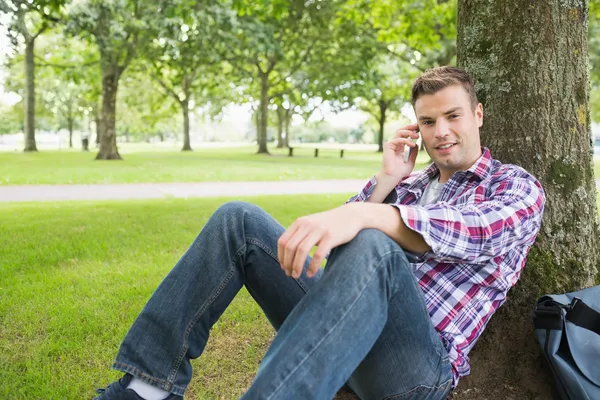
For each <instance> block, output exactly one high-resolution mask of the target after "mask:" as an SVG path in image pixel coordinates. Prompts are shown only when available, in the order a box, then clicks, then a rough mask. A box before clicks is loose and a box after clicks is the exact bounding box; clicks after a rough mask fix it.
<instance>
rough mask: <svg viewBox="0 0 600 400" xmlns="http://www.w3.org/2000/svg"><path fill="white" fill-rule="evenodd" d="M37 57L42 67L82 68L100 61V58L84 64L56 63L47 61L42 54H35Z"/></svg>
mask: <svg viewBox="0 0 600 400" xmlns="http://www.w3.org/2000/svg"><path fill="white" fill-rule="evenodd" d="M34 57H35V58H36V60H38V61H39V63H36V64H37V65H39V66H41V67H55V68H65V69H68V68H81V67H89V66H92V65H96V64H99V63H100V60H96V61H90V62H87V63H83V64H77V65H65V64H54V63H49V62H47V61H45V60H44V59H43V58H41V57H40V56H34Z"/></svg>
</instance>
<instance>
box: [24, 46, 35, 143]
mask: <svg viewBox="0 0 600 400" xmlns="http://www.w3.org/2000/svg"><path fill="white" fill-rule="evenodd" d="M34 47H35V37H30V38H26V39H25V148H24V150H23V151H38V150H37V145H36V143H35V61H34V58H33V54H34V53H33V52H34Z"/></svg>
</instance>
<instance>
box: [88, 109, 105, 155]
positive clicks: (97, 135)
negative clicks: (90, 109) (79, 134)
mask: <svg viewBox="0 0 600 400" xmlns="http://www.w3.org/2000/svg"><path fill="white" fill-rule="evenodd" d="M94 121H95V122H96V146H100V131H101V130H102V129H101V128H100V127H101V125H102V118H100V115H98V110H97V109H95V110H94ZM90 134H91V132H90Z"/></svg>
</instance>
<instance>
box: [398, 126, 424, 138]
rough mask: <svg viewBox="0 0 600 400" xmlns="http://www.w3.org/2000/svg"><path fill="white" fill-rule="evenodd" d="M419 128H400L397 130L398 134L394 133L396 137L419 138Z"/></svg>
mask: <svg viewBox="0 0 600 400" xmlns="http://www.w3.org/2000/svg"><path fill="white" fill-rule="evenodd" d="M409 126H415V127H416V125H409ZM417 129H418V127H417V128H415V129H398V130H397V131H396V134H395V135H394V139H396V138H413V139H418V138H419V133H418V132H417Z"/></svg>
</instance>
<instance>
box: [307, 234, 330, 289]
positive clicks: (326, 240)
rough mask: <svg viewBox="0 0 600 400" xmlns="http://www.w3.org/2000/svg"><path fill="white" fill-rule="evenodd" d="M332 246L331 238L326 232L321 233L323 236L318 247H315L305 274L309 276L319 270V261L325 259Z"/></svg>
mask: <svg viewBox="0 0 600 400" xmlns="http://www.w3.org/2000/svg"><path fill="white" fill-rule="evenodd" d="M332 247H333V242H332V240H331V237H330V236H329V235H327V234H326V235H323V238H322V239H321V241H320V242H319V247H318V248H317V251H315V254H314V256H313V258H312V260H311V262H310V264H309V265H308V271H307V272H306V276H308V277H309V278H312V277H313V276H315V274H316V273H317V271H319V268H321V263H323V260H324V259H325V257H326V256H327V254H329V253H330V252H331V248H332Z"/></svg>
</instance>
